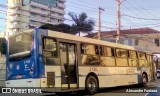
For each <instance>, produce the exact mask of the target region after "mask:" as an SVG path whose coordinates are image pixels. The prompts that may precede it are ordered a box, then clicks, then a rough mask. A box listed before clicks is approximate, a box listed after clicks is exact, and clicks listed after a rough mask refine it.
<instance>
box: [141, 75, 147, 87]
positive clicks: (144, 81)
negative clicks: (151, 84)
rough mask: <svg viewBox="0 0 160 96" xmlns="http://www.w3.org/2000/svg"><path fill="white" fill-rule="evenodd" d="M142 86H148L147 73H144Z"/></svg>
mask: <svg viewBox="0 0 160 96" xmlns="http://www.w3.org/2000/svg"><path fill="white" fill-rule="evenodd" d="M142 86H143V87H146V86H147V76H146V74H142Z"/></svg>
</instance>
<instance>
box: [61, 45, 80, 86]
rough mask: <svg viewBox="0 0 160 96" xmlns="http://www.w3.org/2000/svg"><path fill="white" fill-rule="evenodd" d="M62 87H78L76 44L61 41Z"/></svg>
mask: <svg viewBox="0 0 160 96" xmlns="http://www.w3.org/2000/svg"><path fill="white" fill-rule="evenodd" d="M59 47H60V59H61V84H62V89H73V88H77V54H76V53H77V52H76V51H77V49H76V44H70V43H62V42H61V43H60V46H59Z"/></svg>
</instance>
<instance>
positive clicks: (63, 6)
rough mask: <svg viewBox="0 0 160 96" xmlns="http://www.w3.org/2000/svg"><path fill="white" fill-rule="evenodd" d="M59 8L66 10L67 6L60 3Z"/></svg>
mask: <svg viewBox="0 0 160 96" xmlns="http://www.w3.org/2000/svg"><path fill="white" fill-rule="evenodd" d="M58 7H60V8H63V9H65V8H66V6H65V5H64V3H58Z"/></svg>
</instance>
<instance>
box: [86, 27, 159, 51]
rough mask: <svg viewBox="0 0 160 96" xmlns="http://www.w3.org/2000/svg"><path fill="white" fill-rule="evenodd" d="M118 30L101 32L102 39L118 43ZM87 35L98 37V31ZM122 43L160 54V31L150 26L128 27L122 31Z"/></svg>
mask: <svg viewBox="0 0 160 96" xmlns="http://www.w3.org/2000/svg"><path fill="white" fill-rule="evenodd" d="M116 36H117V32H116V31H106V32H101V39H102V40H105V41H109V42H114V43H116ZM87 37H91V38H95V39H96V38H97V33H94V34H91V35H88V36H87ZM120 44H124V45H129V46H134V47H135V48H136V49H138V50H143V51H148V52H150V53H153V54H160V31H157V30H154V29H150V28H137V29H126V30H121V32H120Z"/></svg>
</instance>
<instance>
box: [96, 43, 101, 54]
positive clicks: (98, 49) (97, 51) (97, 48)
mask: <svg viewBox="0 0 160 96" xmlns="http://www.w3.org/2000/svg"><path fill="white" fill-rule="evenodd" d="M95 52H96V55H102V46H98V45H96V46H95Z"/></svg>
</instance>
